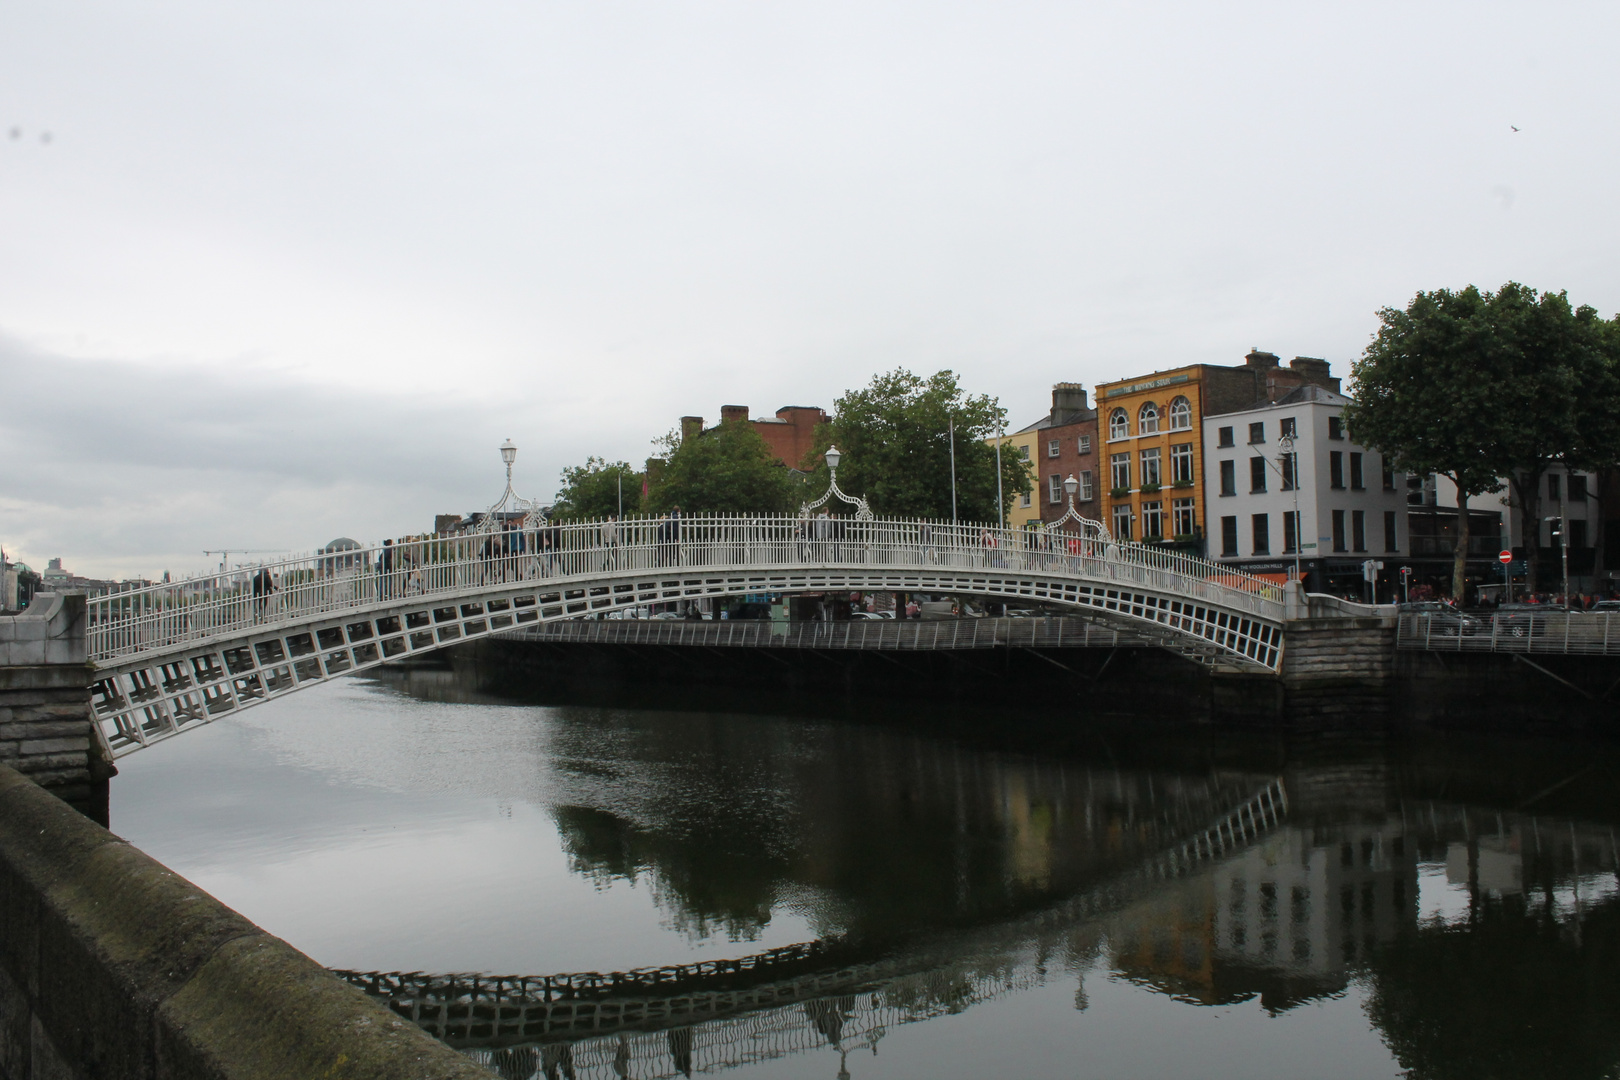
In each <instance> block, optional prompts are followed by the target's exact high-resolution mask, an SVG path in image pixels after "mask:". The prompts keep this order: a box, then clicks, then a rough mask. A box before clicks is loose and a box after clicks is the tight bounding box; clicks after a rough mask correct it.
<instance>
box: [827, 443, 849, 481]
mask: <svg viewBox="0 0 1620 1080" xmlns="http://www.w3.org/2000/svg"><path fill="white" fill-rule="evenodd" d="M823 456H824V457H825V458H826V459H827V471H828V472H829V473H831V474H832V476H833V479H835V480H836V479H837V478H838V463H839V462H840V461H843V460H844V455H843V454H841V453H839V451H838V447H836V446H829V447H827V452H826V454H824V455H823Z"/></svg>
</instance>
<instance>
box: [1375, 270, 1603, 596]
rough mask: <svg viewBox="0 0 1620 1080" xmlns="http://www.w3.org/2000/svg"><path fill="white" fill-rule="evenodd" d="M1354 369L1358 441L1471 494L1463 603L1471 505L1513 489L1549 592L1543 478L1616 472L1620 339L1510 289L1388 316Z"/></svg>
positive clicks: (1423, 299)
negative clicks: (1568, 472) (1603, 467)
mask: <svg viewBox="0 0 1620 1080" xmlns="http://www.w3.org/2000/svg"><path fill="white" fill-rule="evenodd" d="M1379 320H1380V322H1381V324H1382V325H1381V326H1380V328H1379V331H1378V334H1377V335H1376V336H1375V337H1374V339H1373V342H1372V344H1371V345H1369V346H1368V347H1367V350H1366V352H1365V353H1364V354H1363V356H1362V358H1361V359H1360V360H1359V361H1357V363H1356V364H1355V366H1354V367H1353V368H1352V374H1353V376H1354V378H1355V381H1356V402H1355V404H1353V405H1351V406H1350V407H1348V408H1347V409H1346V410H1345V417H1346V421H1347V424H1348V427H1349V429H1350V432H1351V434H1352V435H1353V436H1354V437H1355V438H1356V439H1357V440H1359V441H1361V442H1363V443H1366V444H1367V445H1368V446H1372V447H1375V448H1376V449H1378V450H1380V451H1382V452H1383V453H1385V454H1386V455H1387V456H1389V457H1390V458H1391V464H1392V465H1393V467H1395V468H1398V469H1400V470H1402V471H1405V472H1419V473H1423V472H1434V473H1439V474H1441V475H1443V476H1446V477H1449V478H1450V479H1451V480H1452V482H1453V483H1455V484H1456V485H1457V491H1458V511H1457V516H1458V522H1457V534H1458V535H1457V551H1456V554H1455V556H1454V562H1453V568H1452V593H1453V595H1454V596H1455V597H1456V598H1457V599H1458V600H1461V599H1462V598H1463V580H1464V579H1463V568H1464V563H1465V560H1466V558H1467V547H1468V514H1467V500H1468V498H1469V496H1471V495H1477V494H1483V493H1484V492H1487V491H1496V490H1499V489H1500V487H1501V484H1500V482H1499V480H1498V478H1499V477H1506V478H1507V479H1508V482H1509V483H1510V484H1511V485H1512V487H1513V492H1514V495H1515V497H1516V498H1515V501H1516V502H1517V504H1518V509H1519V512H1520V515H1521V517H1520V524H1521V531H1522V533H1523V535H1524V537H1525V545H1526V549H1527V551H1526V554H1527V557H1528V560H1529V569H1530V587H1531V589H1532V590H1534V589H1535V588H1536V587H1537V580H1536V579H1537V548H1538V547H1539V543H1538V538H1539V536H1540V531H1541V530H1540V516H1541V515H1540V508H1541V499H1540V492H1541V486H1542V485H1541V478H1542V477H1543V476H1544V475H1546V472H1547V469H1548V468H1549V467H1550V466H1552V465H1553V464H1554V463H1558V462H1563V463H1565V464H1567V465H1570V466H1571V467H1578V468H1595V467H1598V466H1597V463H1599V462H1603V461H1610V460H1613V459H1614V457H1615V454H1616V449H1615V448H1616V439H1617V437H1620V420H1617V418H1616V415H1615V403H1616V400H1617V395H1616V383H1615V381H1614V378H1613V369H1614V366H1615V362H1616V359H1615V352H1614V349H1613V347H1612V343H1613V341H1614V340H1615V335H1614V334H1613V332H1612V328H1611V324H1607V323H1604V322H1602V321H1601V320H1600V319H1599V318H1598V315H1597V312H1596V311H1595V310H1594V309H1592V308H1590V307H1581V308H1578V309H1572V308H1571V307H1570V304H1569V299H1568V297H1567V296H1566V295H1565V294H1564V293H1540V294H1538V293H1537V292H1536V291H1535V290H1534V289H1531V288H1527V287H1526V286H1524V285H1520V284H1518V283H1517V282H1511V281H1510V282H1508V283H1507V284H1506V285H1503V286H1502V287H1501V288H1500V289H1498V290H1497V291H1496V292H1494V293H1489V292H1481V291H1480V290H1478V289H1477V288H1475V287H1474V286H1472V285H1470V286H1469V287H1468V288H1466V289H1463V290H1462V291H1461V292H1455V293H1454V292H1451V291H1450V290H1448V289H1441V290H1439V291H1436V292H1432V293H1418V294H1417V296H1416V297H1414V298H1413V300H1412V302H1411V303H1410V304H1409V305H1407V308H1406V310H1405V311H1397V310H1395V309H1393V308H1385V309H1384V310H1383V311H1381V312H1379Z"/></svg>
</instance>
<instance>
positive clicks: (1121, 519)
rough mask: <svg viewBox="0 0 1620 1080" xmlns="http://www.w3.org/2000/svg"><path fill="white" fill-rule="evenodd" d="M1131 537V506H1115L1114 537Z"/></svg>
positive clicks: (1122, 538)
mask: <svg viewBox="0 0 1620 1080" xmlns="http://www.w3.org/2000/svg"><path fill="white" fill-rule="evenodd" d="M1130 538H1131V508H1130V507H1129V506H1116V507H1114V539H1115V540H1129V539H1130Z"/></svg>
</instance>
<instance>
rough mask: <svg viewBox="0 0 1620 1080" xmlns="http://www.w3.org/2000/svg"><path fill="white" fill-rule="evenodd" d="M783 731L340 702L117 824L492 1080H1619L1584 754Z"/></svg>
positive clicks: (1602, 786)
mask: <svg viewBox="0 0 1620 1080" xmlns="http://www.w3.org/2000/svg"><path fill="white" fill-rule="evenodd" d="M482 685H487V684H482ZM782 711H783V710H770V709H765V708H762V709H761V710H760V711H759V712H758V714H756V715H748V714H741V713H736V712H729V713H719V712H709V711H704V710H703V709H702V707H701V702H700V701H694V700H686V701H679V702H672V703H671V707H670V708H667V709H648V708H634V709H632V708H614V707H604V706H600V705H596V706H581V705H555V704H550V705H548V704H544V703H539V702H533V701H526V700H521V699H514V698H510V697H500V696H495V695H493V694H492V693H491V692H490V691H489V690H488V689H485V688H481V684H480V682H479V679H478V677H477V676H476V675H475V674H473V673H472V672H470V671H459V672H458V671H452V670H449V669H445V670H415V671H412V672H408V673H394V672H390V673H385V674H384V675H383V676H381V677H379V678H374V679H365V678H351V679H344V680H338V681H336V682H333V683H330V684H327V685H324V686H320V687H317V688H313V689H310V690H306V691H303V692H301V693H299V694H298V695H297V696H296V697H294V698H290V699H287V700H283V701H277V702H272V703H269V704H267V705H264V706H262V707H260V708H256V709H253V710H251V711H249V712H247V713H244V714H243V715H241V716H240V717H237V718H234V719H230V720H227V721H223V722H219V723H215V724H212V725H209V726H208V727H206V728H203V729H201V730H199V731H195V732H192V733H189V734H186V735H185V736H184V737H181V738H177V739H174V740H172V741H170V742H167V743H164V744H162V745H160V746H157V747H154V748H152V749H149V750H145V751H142V752H140V753H137V754H134V755H132V756H130V757H128V758H126V759H124V760H123V761H121V762H120V769H121V773H120V775H119V777H118V778H117V779H116V780H115V781H114V782H113V795H112V827H113V830H114V831H115V832H117V833H119V834H120V835H122V836H124V837H126V838H127V839H129V840H130V841H131V842H133V843H134V844H136V845H137V846H138V847H140V848H142V849H143V850H145V851H147V852H148V853H150V854H151V855H153V856H154V857H156V858H157V859H159V860H161V861H162V862H164V863H166V864H167V865H168V866H170V867H172V868H173V869H175V870H177V871H178V872H180V873H182V874H184V875H185V876H186V877H188V878H189V879H191V880H192V881H194V882H196V883H197V884H198V885H200V886H201V887H203V888H205V889H207V890H208V891H209V892H211V893H213V894H214V895H215V896H217V897H219V898H220V899H221V900H223V901H224V902H225V903H227V904H229V905H230V906H232V907H234V908H236V909H237V910H238V911H240V912H242V913H243V914H244V915H246V916H247V917H249V918H251V919H253V920H254V921H255V922H257V923H258V924H259V925H261V926H263V927H265V928H266V929H268V930H269V931H270V932H272V933H274V934H277V935H279V936H281V937H283V938H285V939H286V940H288V941H289V942H291V943H292V944H293V945H295V946H296V947H298V948H299V949H301V950H303V951H304V952H306V953H308V954H309V955H310V956H312V957H314V958H315V959H316V960H317V961H318V962H320V963H321V964H323V965H326V966H328V967H331V968H334V969H339V970H341V971H343V972H345V973H347V974H346V977H348V978H350V979H351V980H352V981H354V982H355V983H356V984H357V985H361V986H362V987H363V988H366V989H368V991H370V992H372V993H374V994H376V995H378V996H379V997H380V998H381V999H383V1000H385V1001H387V1002H388V1003H389V1004H390V1005H391V1006H392V1007H394V1008H396V1009H398V1010H400V1011H402V1012H405V1013H407V1014H408V1015H412V1016H414V1017H416V1018H417V1019H418V1020H419V1021H420V1022H422V1023H423V1024H424V1026H426V1027H428V1028H429V1029H430V1030H433V1031H434V1032H435V1034H438V1035H440V1036H441V1037H443V1038H445V1039H446V1041H448V1042H449V1043H450V1044H451V1045H453V1046H456V1047H458V1048H460V1049H462V1050H464V1051H465V1052H467V1053H469V1054H470V1055H472V1056H473V1057H474V1058H475V1059H476V1060H479V1061H481V1062H484V1063H486V1064H488V1065H489V1066H490V1067H491V1068H493V1069H495V1070H496V1071H497V1072H499V1073H500V1074H501V1075H505V1076H511V1077H530V1076H547V1077H551V1076H555V1077H562V1076H569V1077H574V1076H578V1077H586V1076H593V1077H595V1076H600V1077H604V1078H609V1077H619V1076H636V1077H662V1076H677V1075H682V1074H692V1075H696V1074H699V1073H711V1074H724V1075H727V1076H736V1077H812V1076H822V1077H828V1078H835V1077H846V1076H848V1077H874V1078H876V1077H931V1078H933V1077H989V1076H997V1077H999V1076H1019V1077H1022V1076H1063V1077H1082V1078H1103V1077H1149V1076H1151V1077H1290V1078H1295V1077H1320V1078H1330V1077H1346V1078H1350V1077H1354V1078H1367V1077H1383V1076H1391V1077H1394V1076H1412V1077H1424V1078H1428V1077H1434V1078H1440V1077H1471V1078H1477V1077H1514V1078H1524V1077H1542V1076H1545V1077H1563V1078H1578V1077H1592V1078H1594V1080H1596V1078H1600V1077H1608V1078H1612V1077H1615V1076H1617V1075H1620V885H1617V879H1616V868H1617V866H1616V862H1617V850H1616V834H1617V819H1620V797H1617V795H1616V781H1617V780H1620V753H1617V752H1616V747H1615V746H1614V745H1612V744H1608V743H1601V742H1573V741H1564V740H1559V739H1555V738H1552V737H1547V736H1543V737H1540V738H1536V739H1529V738H1522V739H1512V738H1507V737H1502V736H1483V735H1465V734H1452V735H1426V736H1421V737H1418V736H1413V737H1407V738H1402V739H1398V740H1397V739H1391V738H1387V737H1380V736H1376V735H1361V736H1355V737H1338V738H1335V737H1329V736H1323V735H1317V736H1293V737H1288V736H1282V735H1278V734H1274V733H1263V732H1253V731H1228V730H1213V729H1210V728H1207V727H1190V726H1189V727H1177V726H1175V725H1172V724H1165V723H1153V724H1148V723H1146V722H1141V723H1136V724H1125V723H1119V722H1110V723H1103V722H1102V721H1100V720H1099V721H1096V722H1083V721H1081V720H1079V719H1075V718H1068V719H1052V718H1048V719H1046V720H1044V721H1037V720H1036V719H1033V718H1032V717H1031V716H1029V715H1028V712H1027V711H1026V712H1025V713H1023V714H1020V713H1019V712H1018V711H1017V710H1009V711H1008V712H1007V713H1006V714H1005V715H1001V716H991V715H988V714H986V715H985V716H984V717H982V718H981V720H980V721H979V722H966V723H964V722H962V721H961V720H960V719H958V720H956V721H953V722H950V723H946V722H944V721H939V722H934V720H935V718H933V717H930V716H929V715H928V710H926V709H919V710H915V711H913V712H912V713H908V714H896V712H895V710H893V709H892V708H887V707H885V708H882V709H878V708H874V709H873V710H872V714H873V715H871V716H863V715H861V713H860V710H859V709H858V708H857V709H855V710H854V715H850V714H849V712H848V710H846V711H845V714H844V715H840V716H838V717H836V718H828V717H826V716H820V715H817V713H816V710H815V709H814V708H813V707H812V708H800V709H798V710H797V714H796V715H776V714H773V712H774V713H780V712H782ZM1033 711H1036V712H1041V713H1048V712H1050V711H1051V709H1050V708H1049V707H1046V706H1041V707H1039V708H1037V709H1035V710H1033ZM724 961H741V962H740V963H736V964H726V963H723V962H724ZM654 969H659V970H654ZM592 972H595V973H615V972H617V973H628V974H621V975H620V976H618V977H617V988H614V987H613V986H609V985H605V984H606V983H608V982H610V981H611V980H592V979H590V978H581V977H580V976H581V975H582V973H592ZM451 976H455V978H451ZM494 976H514V977H521V978H515V979H510V980H506V981H501V980H497V979H493V978H492V977H494Z"/></svg>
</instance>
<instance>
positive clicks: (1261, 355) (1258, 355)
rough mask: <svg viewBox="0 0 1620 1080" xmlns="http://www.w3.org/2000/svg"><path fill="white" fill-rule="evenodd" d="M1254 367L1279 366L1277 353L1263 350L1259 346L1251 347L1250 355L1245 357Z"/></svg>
mask: <svg viewBox="0 0 1620 1080" xmlns="http://www.w3.org/2000/svg"><path fill="white" fill-rule="evenodd" d="M1243 359H1244V360H1246V361H1247V362H1248V364H1249V366H1250V367H1252V368H1259V369H1262V370H1263V369H1265V368H1274V367H1276V366H1277V354H1276V353H1268V352H1261V351H1260V349H1259V348H1258V347H1256V348H1253V349H1250V350H1249V355H1248V356H1245V357H1244V358H1243Z"/></svg>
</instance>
